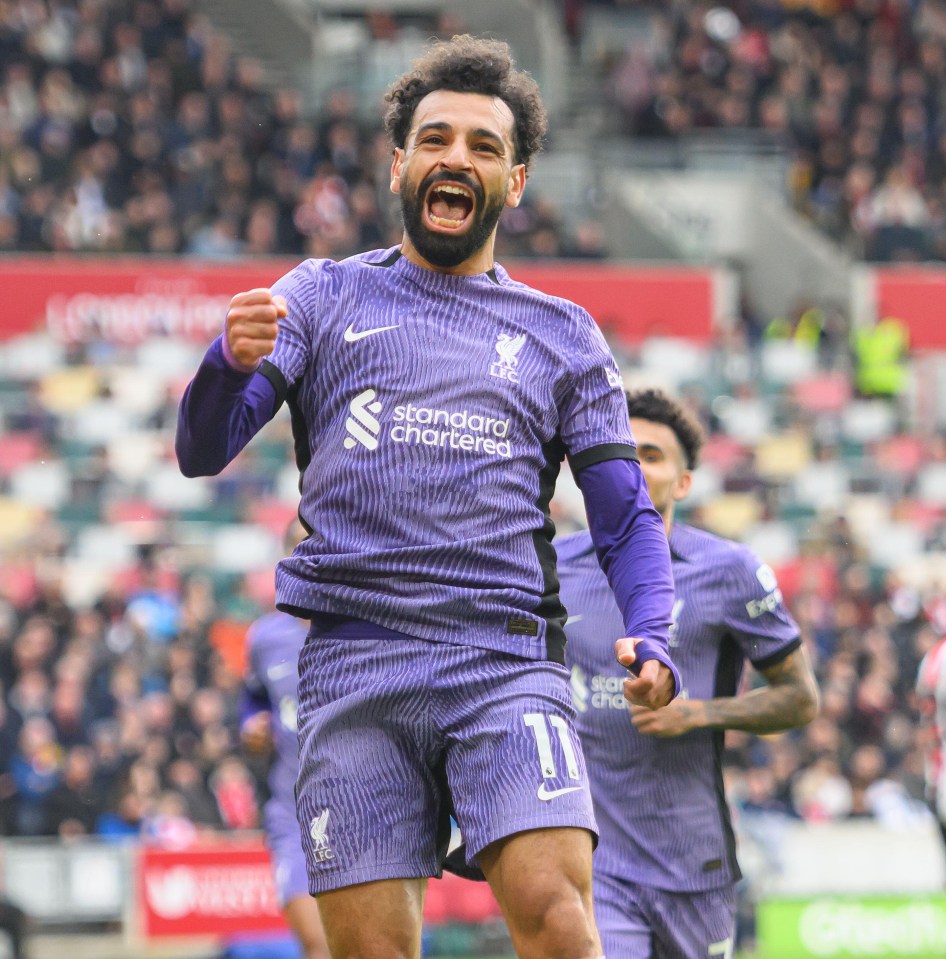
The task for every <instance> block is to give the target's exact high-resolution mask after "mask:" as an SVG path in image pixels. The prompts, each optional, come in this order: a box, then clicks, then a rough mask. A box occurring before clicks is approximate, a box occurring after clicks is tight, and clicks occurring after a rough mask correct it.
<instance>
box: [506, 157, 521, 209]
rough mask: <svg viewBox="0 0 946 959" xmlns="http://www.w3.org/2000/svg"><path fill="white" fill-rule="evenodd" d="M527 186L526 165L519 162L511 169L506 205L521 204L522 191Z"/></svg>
mask: <svg viewBox="0 0 946 959" xmlns="http://www.w3.org/2000/svg"><path fill="white" fill-rule="evenodd" d="M525 188H526V165H525V164H524V163H517V164H516V165H515V166H514V167H513V168H512V169H511V170H510V171H509V190H508V191H507V193H506V206H519V201H520V200H521V199H522V191H523V190H525Z"/></svg>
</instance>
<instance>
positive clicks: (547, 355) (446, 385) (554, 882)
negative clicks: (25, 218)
mask: <svg viewBox="0 0 946 959" xmlns="http://www.w3.org/2000/svg"><path fill="white" fill-rule="evenodd" d="M387 102H388V104H389V108H388V112H387V115H386V127H387V130H388V132H389V133H390V135H391V138H392V140H393V143H394V157H393V163H392V167H391V189H392V191H393V192H394V193H395V194H397V195H398V196H399V197H400V201H401V209H402V216H403V221H404V233H403V237H402V241H401V243H400V245H399V246H398V247H395V248H393V249H389V250H378V251H374V252H370V253H365V254H361V255H358V256H355V257H352V258H350V259H347V260H344V261H342V262H340V263H335V262H332V261H328V260H308V261H306V262H304V263H302V264H301V265H300V266H298V267H297V268H296V269H294V270H292V271H291V272H290V273H289V274H287V275H286V276H285V277H283V278H282V279H281V280H279V281H278V282H277V283H276V284H275V286H274V287H273V288H272V290H270V289H255V290H249V291H246V292H244V293H240V294H237V295H236V296H234V298H233V300H232V301H231V306H230V309H229V312H228V314H227V318H226V325H225V330H224V334H223V335H222V336H221V337H220V338H218V339H217V340H216V341H215V342H214V343H213V344H212V346H211V347H210V349H209V350H208V352H207V354H206V356H205V358H204V360H203V362H202V364H201V366H200V368H199V369H198V371H197V374H196V376H195V377H194V379H193V381H192V382H191V383H190V384H189V386H188V389H187V390H186V392H185V394H184V396H183V397H182V402H181V407H180V411H179V419H178V432H177V441H176V446H177V454H178V459H179V463H180V466H181V469H182V470H183V471H184V472H185V473H186V474H188V475H200V474H212V473H216V472H217V471H219V470H221V469H222V468H223V467H224V466H225V465H226V464H227V463H228V462H229V461H230V460H231V459H232V458H233V457H234V456H235V455H236V454H237V453H238V452H239V450H240V449H241V448H242V447H243V446H244V445H245V444H246V442H247V441H248V440H249V439H250V437H251V436H252V435H253V434H254V433H255V432H256V431H257V430H258V429H259V428H260V426H261V425H262V424H263V423H265V422H266V421H267V420H268V419H269V418H270V417H272V415H273V414H274V412H275V410H276V409H277V407H278V406H279V405H280V404H281V403H282V402H284V401H285V402H287V403H288V405H289V407H290V410H291V413H292V421H293V424H294V426H295V438H296V453H297V458H298V464H299V467H300V469H301V471H302V478H301V493H302V499H301V504H300V518H301V520H302V522H303V524H304V525H305V527H306V528H307V529H308V530H309V536H308V537H307V539H306V540H305V541H304V542H303V543H301V544H300V545H299V546H298V547H297V548H296V550H295V551H294V553H293V555H292V557H290V558H289V559H287V560H284V561H282V562H281V563H280V564H279V565H278V567H277V571H276V591H277V605H278V606H279V608H280V609H282V610H284V611H287V612H291V613H295V614H297V615H301V616H303V617H306V618H309V619H311V621H312V627H311V630H310V632H309V636H308V639H307V641H306V644H305V646H304V648H303V650H302V654H301V656H300V660H299V682H300V685H299V742H300V772H299V779H298V781H297V784H296V797H297V803H296V807H297V815H298V818H299V822H300V825H301V827H302V834H303V843H304V848H305V852H306V858H307V866H308V876H309V890H310V892H311V893H312V894H313V895H315V896H317V897H318V901H319V911H320V914H321V917H322V922H323V925H324V927H325V931H326V936H327V939H328V943H329V948H330V951H331V954H332V956H333V959H346V957H355V956H357V957H359V959H373V957H379V959H380V957H384V959H391V957H416V956H419V954H420V934H421V921H422V906H423V899H424V891H425V889H426V883H427V878H428V877H430V876H434V875H437V874H439V871H440V868H441V860H442V857H443V853H444V851H445V846H446V843H447V840H448V838H449V825H450V823H449V813H450V811H451V809H453V810H454V811H455V815H456V820H457V822H458V824H459V826H460V828H461V830H462V832H463V835H464V838H465V841H466V851H467V853H466V854H467V860H466V865H467V866H469V867H470V868H473V867H474V866H478V867H479V868H480V869H481V870H482V872H483V873H484V874H485V877H486V879H487V880H488V881H489V883H490V886H491V887H492V890H493V892H494V893H495V895H496V897H497V899H498V901H499V903H500V905H501V906H502V908H503V911H504V915H505V917H506V920H507V924H508V926H509V929H510V934H511V937H512V940H513V943H514V945H515V948H516V950H517V953H518V955H519V956H520V957H521V959H598V957H600V956H601V954H602V953H601V946H600V940H599V937H598V933H597V930H596V928H595V925H594V915H593V908H592V905H591V853H592V846H593V837H594V836H595V824H594V817H593V813H592V806H591V797H590V792H589V790H588V785H587V777H586V773H585V765H584V761H583V759H582V755H581V749H580V745H579V743H578V739H577V734H576V733H575V731H574V709H573V707H572V705H571V699H570V695H569V691H568V673H567V670H566V669H565V666H564V641H565V632H564V629H563V625H564V622H565V618H566V614H565V610H564V609H563V607H562V604H561V602H560V600H559V597H558V579H557V575H556V570H555V551H554V549H553V547H552V544H551V539H552V535H553V531H554V530H553V524H552V523H551V520H550V518H549V500H550V498H551V496H552V493H553V490H554V485H555V479H556V476H557V474H558V471H559V466H560V463H561V460H562V458H563V457H564V456H566V455H567V456H568V457H569V461H570V464H571V467H572V470H573V471H574V472H575V474H576V475H577V478H578V482H579V483H580V485H581V488H582V491H583V494H584V497H585V501H586V503H587V510H588V514H589V522H590V525H591V529H592V531H593V535H594V540H595V544H596V547H597V549H598V553H599V556H600V560H601V563H602V566H603V567H604V568H605V569H606V570H607V571H608V576H609V581H610V582H611V585H612V586H613V588H614V592H615V595H616V596H617V598H618V603H619V605H620V606H621V609H622V611H623V614H624V617H625V627H624V629H623V630H622V631H621V633H622V636H623V637H624V638H623V639H622V640H619V641H618V642H617V644H616V646H615V650H614V652H615V655H616V656H617V657H619V659H620V661H621V662H622V663H623V664H624V665H625V666H628V667H630V669H631V670H632V672H633V673H634V675H633V676H632V677H629V682H628V686H627V691H628V695H629V696H630V698H631V699H632V700H633V701H635V702H637V703H639V704H641V705H643V706H646V707H650V708H657V707H659V706H663V705H666V704H667V703H668V702H669V701H670V700H671V698H672V696H673V694H674V691H675V689H676V688H677V682H676V680H677V676H676V673H675V667H674V666H673V663H672V660H671V659H670V656H669V650H668V648H667V638H666V637H667V630H668V628H669V622H670V610H671V606H672V599H673V587H672V581H671V576H670V562H669V550H668V548H667V539H666V536H665V535H664V531H663V526H662V525H661V523H660V517H659V515H658V514H657V512H656V511H655V510H654V508H653V505H652V504H651V502H650V499H649V497H648V496H647V491H646V485H645V483H644V481H643V475H642V474H641V471H640V466H639V462H638V459H637V453H636V450H635V446H634V442H633V438H632V436H631V432H630V428H629V426H628V422H627V415H626V412H625V409H624V398H623V393H622V391H621V385H620V384H621V380H620V376H619V373H618V369H617V366H616V364H615V362H614V358H613V357H612V356H611V353H610V351H609V350H608V348H607V346H606V344H605V341H604V338H603V337H602V335H601V333H600V331H599V330H598V329H597V327H596V326H595V325H594V323H593V321H592V320H591V318H590V317H589V316H588V315H587V313H586V312H585V311H584V310H582V309H580V308H579V307H577V306H575V305H574V304H573V303H570V302H568V301H565V300H562V299H558V298H555V297H551V296H546V295H544V294H542V293H540V292H538V291H536V290H533V289H530V288H529V287H526V286H524V285H523V284H521V283H518V282H516V281H514V280H513V279H511V278H510V276H509V275H508V274H507V273H506V271H505V270H504V269H503V268H502V267H501V266H499V265H498V264H496V263H495V262H494V259H493V249H494V244H495V236H496V227H497V222H498V220H499V216H500V214H501V213H502V211H503V209H504V207H507V206H508V207H514V206H516V205H517V204H518V203H519V201H520V198H521V197H522V193H523V189H524V187H525V182H526V171H527V168H528V166H529V163H530V162H531V159H532V157H533V155H534V154H535V152H536V150H537V149H538V148H539V146H540V143H541V140H542V138H543V135H544V132H545V127H546V121H545V114H544V110H543V107H542V103H541V98H540V95H539V90H538V87H537V86H536V84H535V82H534V81H533V80H532V79H531V78H530V77H529V76H528V75H527V74H524V73H522V72H520V71H518V70H516V69H515V68H514V66H513V64H512V62H511V58H510V55H509V49H508V47H507V45H506V44H504V43H500V42H496V41H488V40H477V39H474V38H472V37H455V38H454V39H453V40H451V41H444V42H441V43H438V44H435V45H433V46H432V47H431V48H430V49H429V51H428V52H427V53H426V54H425V55H424V56H423V57H421V58H420V59H419V60H418V61H416V62H415V63H414V64H413V67H412V69H411V70H410V72H409V73H407V74H406V75H405V76H403V77H401V78H400V79H399V80H397V81H396V82H395V83H394V84H393V86H392V87H391V89H390V90H389V91H388V94H387Z"/></svg>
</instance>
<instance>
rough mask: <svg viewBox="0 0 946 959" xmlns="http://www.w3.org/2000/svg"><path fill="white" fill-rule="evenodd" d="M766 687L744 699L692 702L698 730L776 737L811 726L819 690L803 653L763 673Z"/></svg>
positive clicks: (788, 658)
mask: <svg viewBox="0 0 946 959" xmlns="http://www.w3.org/2000/svg"><path fill="white" fill-rule="evenodd" d="M762 675H763V676H764V677H765V680H766V685H765V686H764V687H762V688H760V689H754V690H752V691H751V692H749V693H746V694H745V695H743V696H732V697H725V698H718V699H706V700H701V701H692V702H691V703H689V704H688V705H691V706H693V707H694V710H695V714H694V719H695V721H696V728H702V729H741V730H743V731H745V732H749V733H776V732H780V731H781V730H783V729H794V728H795V727H796V726H804V725H805V724H806V723H810V722H811V720H812V719H814V717H815V716H816V715H817V712H818V687H817V685H816V683H815V679H814V675H813V674H812V672H811V667H810V665H809V664H808V659H807V656H806V655H805V652H804V650H803V649H796V650H795V651H794V652H793V653H791V654H789V655H788V656H786V657H785V659H783V660H782V661H781V662H779V663H776V664H775V665H774V666H772V667H770V668H769V669H765V670H763V671H762Z"/></svg>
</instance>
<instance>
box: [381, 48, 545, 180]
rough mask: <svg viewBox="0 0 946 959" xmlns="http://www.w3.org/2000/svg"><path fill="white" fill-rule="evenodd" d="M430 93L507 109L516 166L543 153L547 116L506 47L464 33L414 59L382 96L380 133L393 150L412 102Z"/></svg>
mask: <svg viewBox="0 0 946 959" xmlns="http://www.w3.org/2000/svg"><path fill="white" fill-rule="evenodd" d="M435 90H450V91H453V92H455V93H483V94H485V95H486V96H493V97H499V98H500V99H501V100H502V101H503V102H504V103H505V104H506V105H507V106H508V107H509V109H510V110H511V111H512V116H513V146H514V147H515V149H516V162H517V163H522V164H524V165H525V167H526V170H528V169H529V164H530V162H531V160H532V157H533V156H535V154H536V153H538V152H539V151H540V150H541V149H542V141H543V140H544V139H545V133H546V130H547V129H548V117H547V116H546V113H545V107H544V106H543V105H542V95H541V94H540V93H539V86H538V84H537V83H536V82H535V80H533V79H532V77H531V76H530V75H529V74H528V73H526V72H525V71H523V70H517V69H516V67H515V62H514V61H513V58H512V54H511V52H510V50H509V44H508V43H504V42H503V41H501V40H486V39H481V38H478V37H472V36H470V35H469V34H463V35H460V36H455V37H453V38H452V39H451V40H441V41H439V42H438V43H435V44H434V45H433V46H432V47H431V48H430V49H429V50H428V51H427V53H425V54H424V55H423V56H422V57H419V58H418V59H417V60H415V61H414V63H413V64H412V65H411V69H410V71H409V72H407V73H405V74H404V76H402V77H400V79H398V80H395V81H394V83H392V84H391V86H390V87H389V88H388V92H387V93H386V94H385V97H384V99H385V100H386V101H387V102H388V104H389V106H388V109H387V113H386V114H385V117H384V129H385V130H386V131H387V133H388V135H389V136H390V137H391V140H392V141H393V143H394V145H395V146H396V147H400V148H401V149H403V148H404V145H405V143H406V142H407V135H408V133H410V129H411V121H412V120H413V117H414V110H416V109H417V104H418V103H420V101H421V100H423V99H424V97H426V96H427V94H428V93H433V92H434V91H435Z"/></svg>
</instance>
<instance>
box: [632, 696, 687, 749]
mask: <svg viewBox="0 0 946 959" xmlns="http://www.w3.org/2000/svg"><path fill="white" fill-rule="evenodd" d="M630 710H631V722H632V723H634V726H635V727H636V728H637V731H638V732H641V733H643V734H644V735H645V736H657V737H659V738H662V739H668V738H670V737H672V736H682V735H683V734H684V733H688V732H690V731H691V730H693V729H699V728H700V724H699V703H698V702H696V701H694V700H691V699H675V700H674V701H673V702H672V703H668V704H667V705H666V706H664V707H663V708H662V709H648V708H647V707H646V706H633V705H632V706H630Z"/></svg>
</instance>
